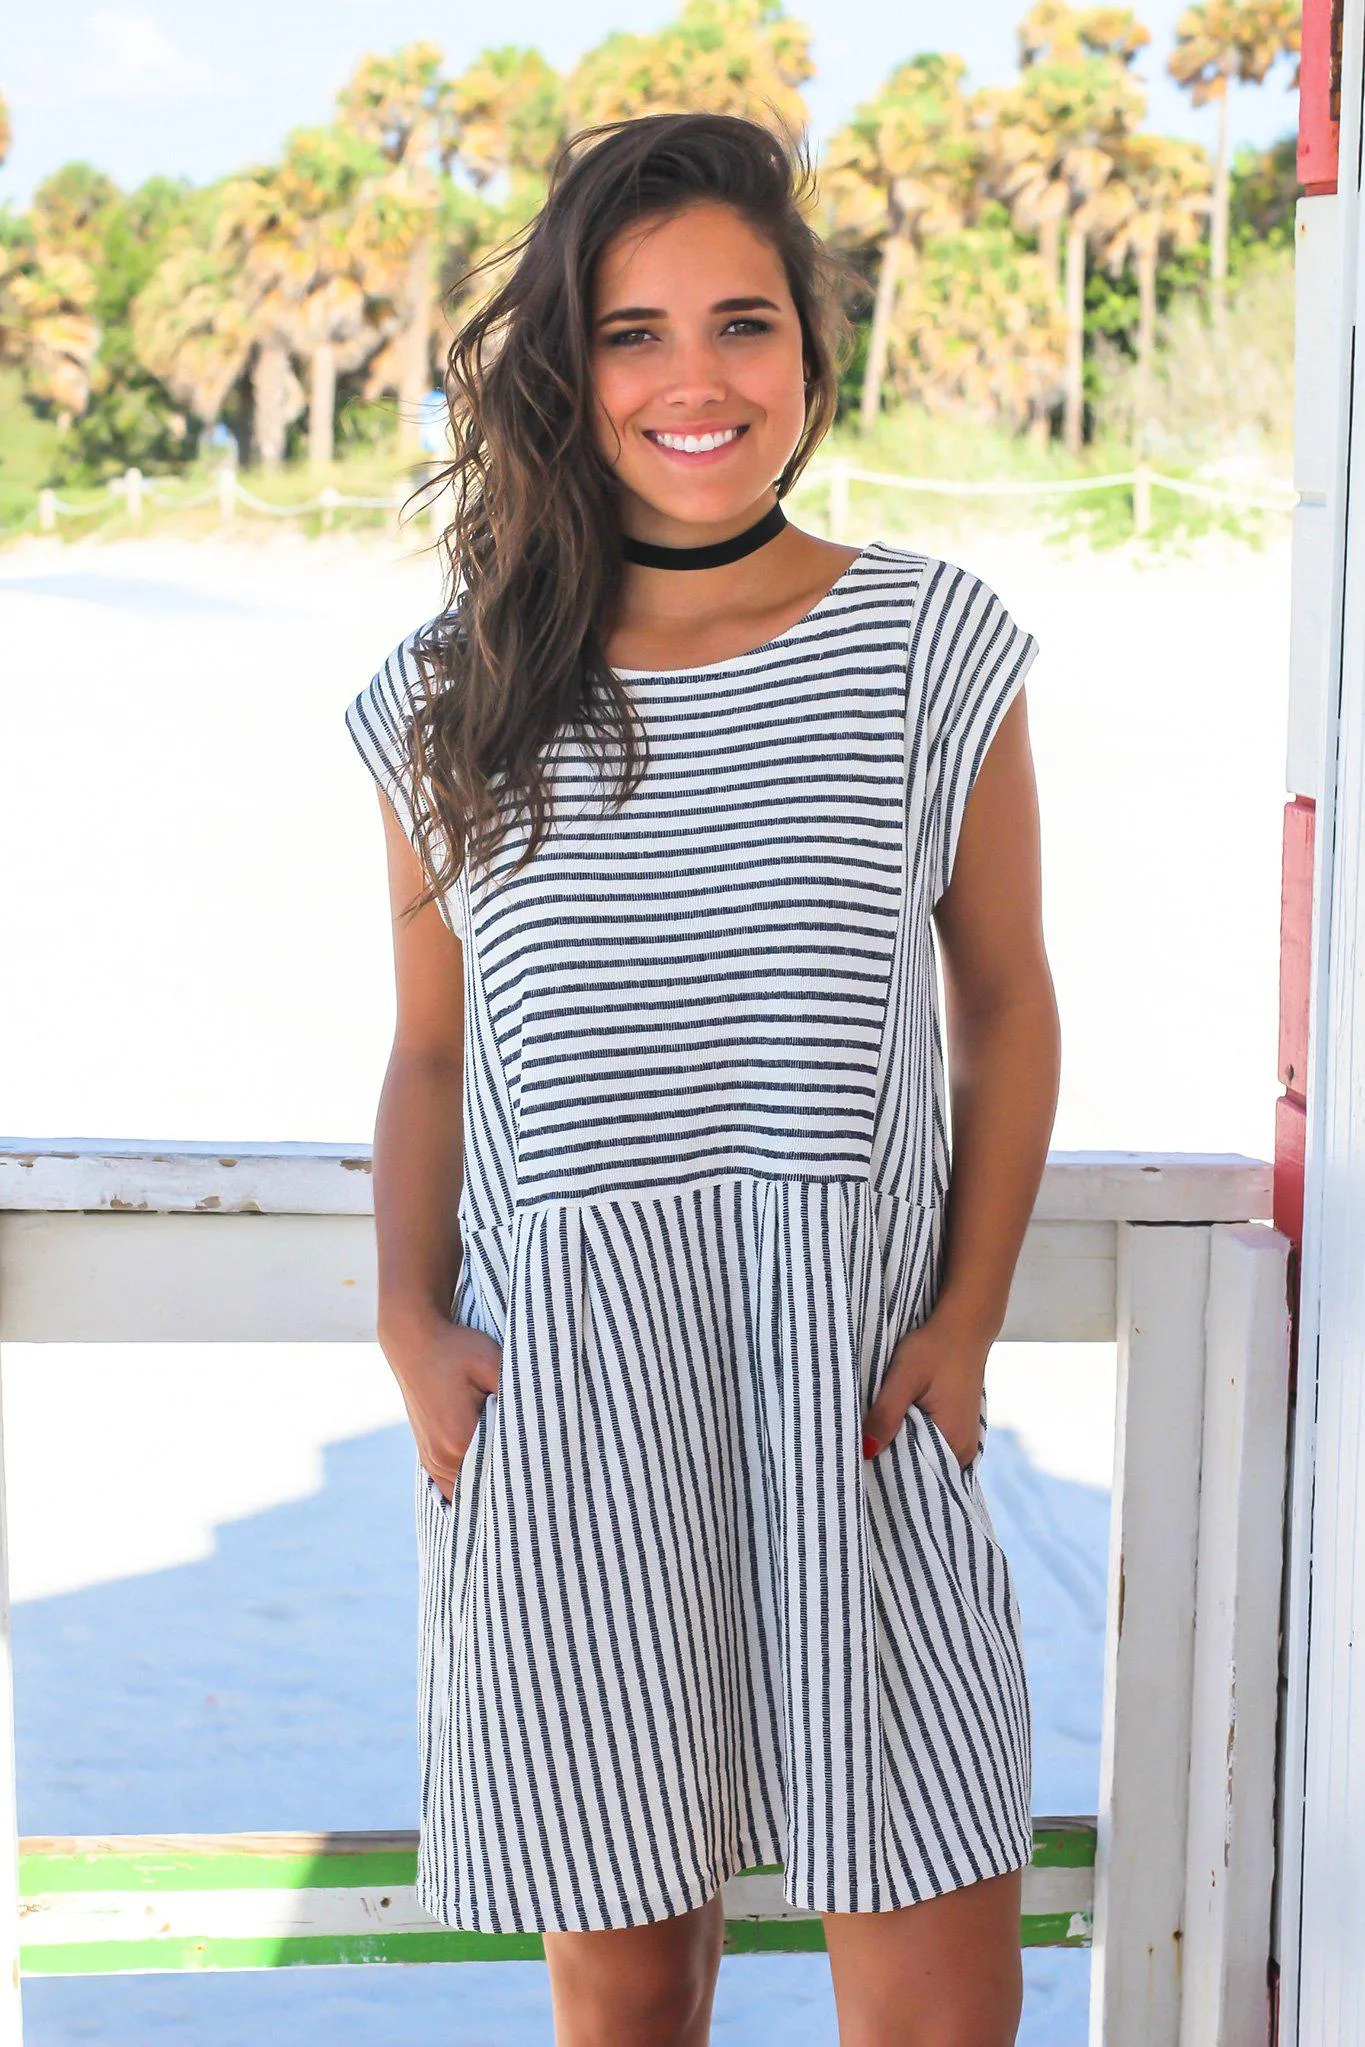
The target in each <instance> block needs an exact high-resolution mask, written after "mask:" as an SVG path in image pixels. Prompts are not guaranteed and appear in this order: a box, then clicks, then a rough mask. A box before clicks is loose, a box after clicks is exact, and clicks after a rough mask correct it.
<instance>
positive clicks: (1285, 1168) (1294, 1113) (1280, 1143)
mask: <svg viewBox="0 0 1365 2047" xmlns="http://www.w3.org/2000/svg"><path fill="white" fill-rule="evenodd" d="M1307 1124H1308V1111H1307V1109H1306V1107H1305V1105H1304V1102H1303V1100H1302V1099H1301V1097H1300V1096H1298V1095H1281V1096H1280V1099H1279V1100H1278V1102H1276V1104H1275V1180H1274V1190H1273V1196H1272V1201H1273V1210H1272V1213H1273V1219H1274V1223H1275V1227H1276V1229H1277V1230H1283V1232H1284V1234H1285V1236H1286V1237H1288V1239H1289V1241H1290V1243H1291V1244H1292V1245H1293V1246H1294V1250H1295V1253H1296V1254H1297V1253H1298V1252H1299V1251H1301V1250H1302V1248H1303V1148H1304V1137H1305V1133H1306V1130H1307Z"/></svg>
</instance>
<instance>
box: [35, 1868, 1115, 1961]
mask: <svg viewBox="0 0 1365 2047" xmlns="http://www.w3.org/2000/svg"><path fill="white" fill-rule="evenodd" d="M1091 1881H1092V1872H1091V1871H1090V1870H1089V1869H1084V1868H1082V1869H1029V1870H1026V1871H1025V1872H1024V1884H1023V1907H1022V1909H1023V1911H1024V1912H1025V1913H1026V1914H1030V1915H1031V1914H1035V1913H1044V1912H1045V1913H1058V1912H1067V1913H1071V1914H1076V1915H1080V1916H1081V1917H1085V1916H1086V1915H1088V1913H1089V1911H1090V1900H1091ZM723 1896H724V1909H725V1916H726V1918H727V1919H756V1920H758V1919H761V1920H773V1919H777V1920H783V1921H788V1920H798V1919H818V1918H819V1917H820V1914H819V1913H818V1912H810V1911H807V1910H806V1909H805V1908H804V1907H803V1906H800V1905H793V1904H790V1903H789V1902H788V1900H787V1899H786V1897H784V1895H783V1891H782V1878H781V1875H780V1874H777V1873H765V1874H763V1875H760V1876H737V1877H732V1878H731V1879H730V1881H729V1882H728V1883H727V1884H726V1885H725V1886H724V1892H723ZM436 1925H437V1921H435V1920H434V1919H432V1918H431V1917H430V1915H429V1914H428V1913H426V1912H424V1911H423V1910H422V1908H421V1906H420V1905H419V1904H418V1903H417V1899H416V1894H415V1892H414V1890H413V1888H412V1886H411V1885H410V1884H385V1885H377V1884H370V1885H356V1886H347V1887H344V1888H341V1887H338V1888H336V1889H326V1888H322V1887H316V1888H314V1887H308V1888H290V1889H284V1888H282V1889H279V1890H270V1889H265V1888H261V1889H255V1888H251V1889H243V1890H236V1891H232V1890H221V1889H211V1890H201V1891H195V1890H165V1891H155V1892H144V1891H128V1890H109V1891H50V1892H40V1893H39V1894H37V1895H36V1896H33V1897H30V1898H26V1899H25V1900H24V1903H23V1907H22V1934H23V1943H24V1946H25V1947H29V1948H42V1947H61V1946H64V1945H66V1944H67V1943H73V1944H81V1945H86V1944H90V1943H94V1942H103V1941H139V1942H140V1941H154V1940H165V1941H180V1940H204V1941H210V1940H270V1939H283V1938H292V1939H299V1938H303V1937H306V1936H309V1935H319V1934H332V1935H347V1934H364V1933H373V1932H375V1931H376V1929H378V1928H382V1929H383V1930H384V1932H386V1933H430V1932H432V1931H433V1929H434V1928H435V1927H436Z"/></svg>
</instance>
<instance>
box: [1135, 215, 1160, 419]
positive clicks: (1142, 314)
mask: <svg viewBox="0 0 1365 2047" xmlns="http://www.w3.org/2000/svg"><path fill="white" fill-rule="evenodd" d="M1156 258H1157V238H1156V236H1155V235H1151V236H1148V237H1144V239H1143V240H1142V241H1140V242H1139V243H1138V249H1137V285H1138V328H1137V412H1138V416H1137V437H1136V438H1137V447H1138V452H1139V454H1141V455H1144V456H1145V455H1146V453H1147V450H1148V443H1149V440H1150V437H1151V436H1150V428H1151V420H1152V367H1153V363H1154V361H1155V358H1156Z"/></svg>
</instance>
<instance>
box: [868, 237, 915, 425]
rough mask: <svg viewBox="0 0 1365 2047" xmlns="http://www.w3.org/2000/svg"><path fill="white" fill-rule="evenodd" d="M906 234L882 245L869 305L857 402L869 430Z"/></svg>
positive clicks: (879, 398) (874, 420)
mask: <svg viewBox="0 0 1365 2047" xmlns="http://www.w3.org/2000/svg"><path fill="white" fill-rule="evenodd" d="M907 253H908V252H907V247H906V241H905V237H904V236H903V235H900V234H897V233H895V232H894V231H893V232H892V233H891V234H889V235H888V236H887V238H886V242H885V244H884V246H883V248H882V265H881V269H880V270H879V271H878V273H877V296H876V299H875V301H874V303H873V307H872V331H871V333H870V334H869V335H868V338H867V367H866V368H865V369H864V371H863V388H862V395H861V397H860V399H859V401H858V426H859V430H860V431H861V432H862V433H865V434H866V433H871V431H872V429H873V427H874V426H875V425H876V424H877V414H878V413H879V412H880V410H881V403H882V385H883V383H884V382H885V380H886V353H887V343H888V341H889V340H890V337H891V316H892V314H893V313H894V312H895V310H896V291H897V288H898V286H899V284H900V280H901V269H902V266H903V264H904V261H905V257H906V254H907Z"/></svg>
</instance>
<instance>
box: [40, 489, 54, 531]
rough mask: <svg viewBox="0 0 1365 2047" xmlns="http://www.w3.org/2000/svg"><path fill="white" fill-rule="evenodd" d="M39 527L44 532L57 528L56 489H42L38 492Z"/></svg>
mask: <svg viewBox="0 0 1365 2047" xmlns="http://www.w3.org/2000/svg"><path fill="white" fill-rule="evenodd" d="M38 528H39V531H40V532H42V533H55V532H56V530H57V493H56V491H55V490H40V491H39V493H38Z"/></svg>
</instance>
